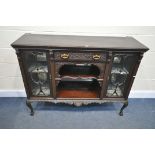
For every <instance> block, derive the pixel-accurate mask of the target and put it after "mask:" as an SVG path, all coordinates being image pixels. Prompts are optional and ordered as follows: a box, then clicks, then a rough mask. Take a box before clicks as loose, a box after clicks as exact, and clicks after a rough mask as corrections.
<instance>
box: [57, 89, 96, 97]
mask: <svg viewBox="0 0 155 155" xmlns="http://www.w3.org/2000/svg"><path fill="white" fill-rule="evenodd" d="M57 98H99V93H98V92H97V91H89V90H59V91H58V92H57Z"/></svg>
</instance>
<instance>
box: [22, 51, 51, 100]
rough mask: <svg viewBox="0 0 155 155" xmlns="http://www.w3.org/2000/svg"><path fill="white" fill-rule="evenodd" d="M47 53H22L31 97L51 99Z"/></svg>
mask: <svg viewBox="0 0 155 155" xmlns="http://www.w3.org/2000/svg"><path fill="white" fill-rule="evenodd" d="M47 56H48V53H47V52H46V51H41V50H39V51H38V50H34V51H32V50H31V51H24V52H22V59H23V64H24V70H25V74H26V79H27V83H28V86H29V88H30V89H29V90H30V97H50V96H52V91H51V89H50V77H51V76H50V73H49V70H50V69H49V64H48V57H47Z"/></svg>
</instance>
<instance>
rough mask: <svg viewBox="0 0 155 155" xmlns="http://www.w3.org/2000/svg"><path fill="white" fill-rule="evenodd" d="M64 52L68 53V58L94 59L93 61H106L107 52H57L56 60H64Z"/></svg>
mask: <svg viewBox="0 0 155 155" xmlns="http://www.w3.org/2000/svg"><path fill="white" fill-rule="evenodd" d="M62 54H68V55H69V57H68V60H86V61H88V60H91V61H92V60H93V61H106V54H105V53H96V52H83V53H81V52H64V53H63V52H56V53H55V54H54V57H55V60H62V56H61V55H62ZM94 55H99V57H100V59H97V60H95V59H94V58H93V57H94Z"/></svg>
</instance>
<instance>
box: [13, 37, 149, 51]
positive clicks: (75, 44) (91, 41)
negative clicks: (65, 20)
mask: <svg viewBox="0 0 155 155" xmlns="http://www.w3.org/2000/svg"><path fill="white" fill-rule="evenodd" d="M12 47H14V48H20V47H28V48H30V47H34V48H36V47H41V48H84V49H87V48H92V49H107V50H124V51H125V50H128V51H130V50H133V51H134V50H136V51H137V50H138V51H147V50H148V48H147V47H146V46H145V45H143V44H142V43H140V42H139V41H137V40H136V39H134V38H132V37H103V36H78V35H77V36H73V35H41V34H40V35H39V34H24V35H23V36H21V37H20V38H19V39H18V40H16V41H15V42H14V43H13V44H12Z"/></svg>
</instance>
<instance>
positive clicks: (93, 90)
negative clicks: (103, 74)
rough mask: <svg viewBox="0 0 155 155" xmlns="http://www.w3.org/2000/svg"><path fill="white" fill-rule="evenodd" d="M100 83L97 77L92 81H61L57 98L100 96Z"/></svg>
mask: <svg viewBox="0 0 155 155" xmlns="http://www.w3.org/2000/svg"><path fill="white" fill-rule="evenodd" d="M100 90H101V88H100V85H99V82H98V81H97V80H95V79H92V80H90V81H60V82H59V84H58V86H57V91H56V92H57V98H99V96H100Z"/></svg>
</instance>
